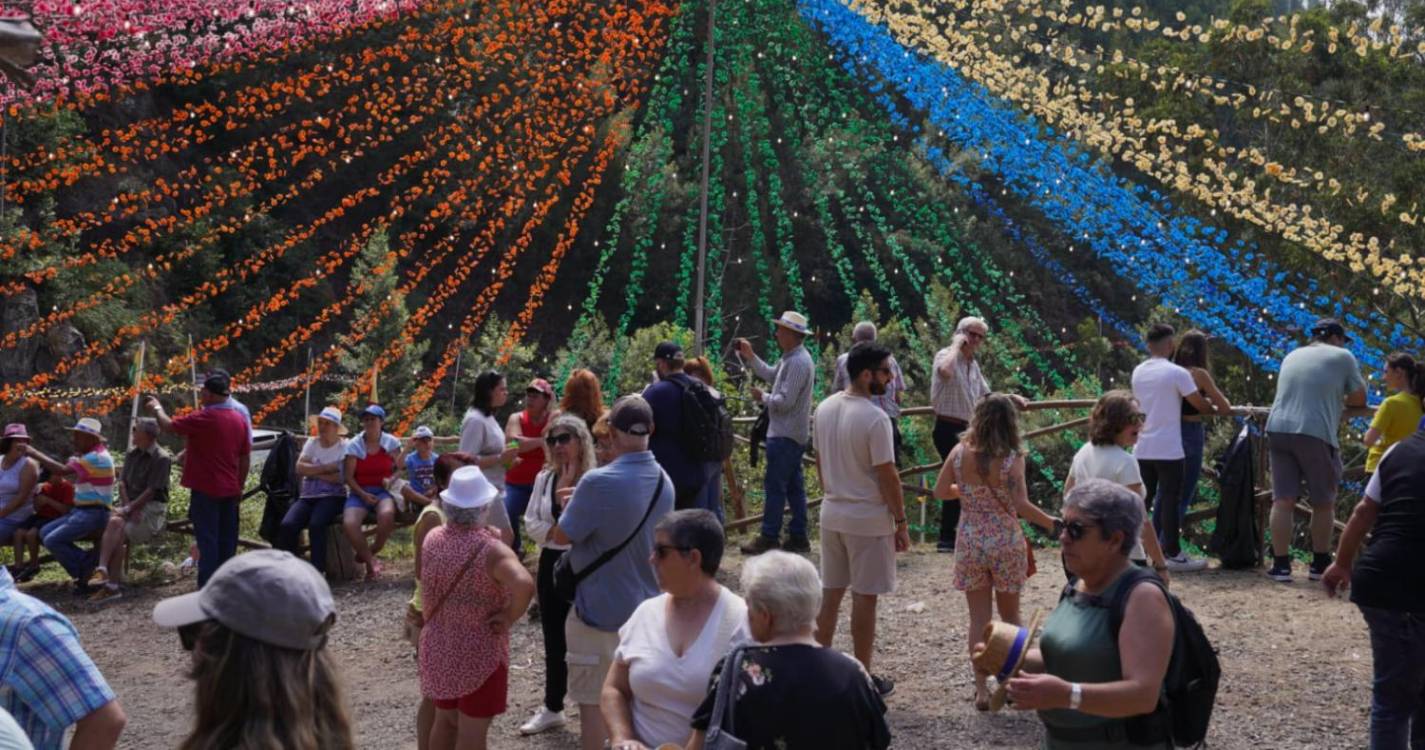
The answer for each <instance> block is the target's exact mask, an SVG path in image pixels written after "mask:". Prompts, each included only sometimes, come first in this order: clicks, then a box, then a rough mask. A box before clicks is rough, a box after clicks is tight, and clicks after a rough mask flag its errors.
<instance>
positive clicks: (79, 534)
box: [29, 417, 115, 594]
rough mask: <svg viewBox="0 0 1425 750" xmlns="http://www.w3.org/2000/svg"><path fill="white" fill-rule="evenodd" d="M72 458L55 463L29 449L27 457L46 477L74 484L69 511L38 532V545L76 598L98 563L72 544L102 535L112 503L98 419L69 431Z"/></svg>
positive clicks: (108, 459)
mask: <svg viewBox="0 0 1425 750" xmlns="http://www.w3.org/2000/svg"><path fill="white" fill-rule="evenodd" d="M70 431H71V433H72V434H73V435H74V452H75V453H76V454H77V455H76V457H74V458H71V459H69V463H63V464H62V463H60V462H58V461H56V460H54V459H53V458H50V457H49V456H47V455H45V454H44V453H41V452H40V451H39V449H37V448H35V447H34V446H30V449H29V451H30V457H31V458H33V459H35V460H36V461H38V462H39V463H40V465H41V466H43V467H44V468H46V469H48V470H49V472H50V475H51V476H56V477H64V478H67V479H70V480H71V481H73V482H74V509H73V510H71V511H70V512H68V513H66V514H64V515H63V516H60V517H59V518H56V519H55V520H53V521H50V522H49V523H47V524H45V525H44V527H43V528H41V529H40V543H41V544H43V545H44V546H45V549H48V550H49V551H50V554H52V555H54V559H55V560H57V561H59V564H60V565H62V566H64V570H65V572H66V573H68V574H69V576H70V577H71V578H73V579H74V585H75V588H76V589H77V590H78V591H79V593H81V594H87V593H89V584H88V583H87V581H88V580H89V574H90V573H92V572H93V571H94V566H95V564H96V563H97V562H98V558H99V555H98V545H97V544H96V545H94V546H95V549H91V550H84V549H80V548H79V545H77V544H75V542H77V541H79V540H80V539H84V538H87V537H90V536H94V535H96V534H100V533H102V532H103V531H104V527H105V526H107V525H108V523H109V509H110V507H111V506H112V505H113V504H114V499H113V498H114V475H115V472H114V458H113V456H110V455H109V448H108V446H106V445H104V430H103V426H102V425H100V424H99V420H97V419H95V418H93V417H85V418H83V419H81V420H79V422H78V423H76V424H75V425H74V426H73V427H71V428H70Z"/></svg>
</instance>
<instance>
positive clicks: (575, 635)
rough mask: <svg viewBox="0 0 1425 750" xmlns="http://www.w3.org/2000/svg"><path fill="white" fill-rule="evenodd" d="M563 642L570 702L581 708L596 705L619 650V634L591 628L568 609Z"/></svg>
mask: <svg viewBox="0 0 1425 750" xmlns="http://www.w3.org/2000/svg"><path fill="white" fill-rule="evenodd" d="M564 640H565V641H566V645H567V646H568V650H567V651H565V652H564V661H565V662H567V663H568V664H569V699H570V700H572V701H574V702H575V703H579V704H582V705H593V706H597V705H599V694H600V693H601V692H602V691H603V689H604V678H605V677H607V676H608V674H609V667H611V666H613V663H614V650H615V649H617V648H618V631H614V632H612V633H610V632H606V631H603V630H597V629H595V628H591V627H589V626H588V625H585V624H584V621H583V620H580V619H579V616H578V615H577V614H575V613H574V610H573V609H570V610H569V616H568V617H566V618H564Z"/></svg>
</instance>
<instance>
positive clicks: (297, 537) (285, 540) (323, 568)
mask: <svg viewBox="0 0 1425 750" xmlns="http://www.w3.org/2000/svg"><path fill="white" fill-rule="evenodd" d="M345 505H346V496H345V495H328V496H326V497H304V498H300V499H299V500H297V502H295V503H292V507H290V508H288V509H287V515H285V516H283V517H282V525H281V527H279V529H278V531H277V549H285V550H287V551H288V552H291V553H292V554H294V555H296V554H297V548H298V546H299V545H300V543H301V539H302V529H306V530H307V541H308V542H310V544H311V557H312V567H314V568H316V569H317V572H319V573H326V572H327V532H328V531H330V530H331V525H332V524H334V523H337V522H339V521H341V514H342V509H343V507H344V506H345Z"/></svg>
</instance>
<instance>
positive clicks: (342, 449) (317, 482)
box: [297, 437, 346, 497]
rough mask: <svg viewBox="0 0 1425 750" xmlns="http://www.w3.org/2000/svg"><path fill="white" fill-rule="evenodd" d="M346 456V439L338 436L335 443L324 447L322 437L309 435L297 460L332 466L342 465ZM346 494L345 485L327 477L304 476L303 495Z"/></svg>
mask: <svg viewBox="0 0 1425 750" xmlns="http://www.w3.org/2000/svg"><path fill="white" fill-rule="evenodd" d="M345 458H346V441H345V440H342V439H341V438H337V441H336V442H335V443H332V444H331V446H329V447H325V448H324V447H322V439H321V438H319V437H309V438H307V442H306V443H304V444H303V445H302V452H301V454H299V455H298V457H297V460H299V461H301V460H303V459H305V460H306V461H307V462H308V463H313V464H316V465H318V466H330V465H332V464H336V465H337V466H341V465H342V461H343V459H345ZM338 473H340V470H338ZM345 494H346V486H345V485H341V484H333V483H332V482H328V481H326V480H325V479H317V478H316V477H302V497H324V496H331V495H345Z"/></svg>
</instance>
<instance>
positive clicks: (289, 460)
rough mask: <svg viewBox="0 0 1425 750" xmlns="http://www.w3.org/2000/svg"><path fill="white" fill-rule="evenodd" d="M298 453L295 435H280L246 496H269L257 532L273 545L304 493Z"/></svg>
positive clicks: (285, 432) (284, 433) (285, 433)
mask: <svg viewBox="0 0 1425 750" xmlns="http://www.w3.org/2000/svg"><path fill="white" fill-rule="evenodd" d="M298 453H299V451H298V450H297V440H296V438H294V437H293V436H292V433H290V432H287V431H286V430H283V431H282V432H280V433H278V435H277V437H276V439H275V440H274V441H273V443H272V447H271V448H269V449H268V451H267V460H266V461H264V462H263V464H262V474H261V475H260V478H259V480H258V483H257V486H256V487H254V488H253V489H252V490H251V491H249V492H248V493H247V495H244V497H248V496H250V495H255V494H257V493H259V492H261V493H263V494H265V495H267V503H266V504H265V505H263V508H262V522H261V523H260V524H259V525H258V529H257V533H258V536H261V537H262V538H263V539H266V540H267V541H269V542H271V543H273V544H276V543H277V532H278V529H279V528H280V527H281V525H282V519H283V517H284V516H286V515H287V509H288V508H289V507H291V505H292V501H293V500H295V499H297V497H298V496H299V495H300V494H301V487H302V478H301V477H299V476H297V454H298Z"/></svg>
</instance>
